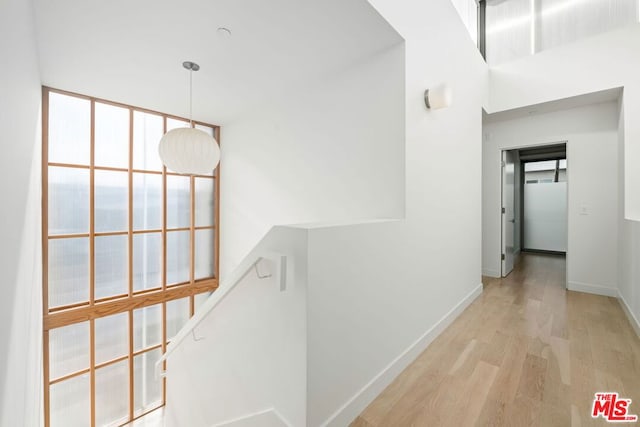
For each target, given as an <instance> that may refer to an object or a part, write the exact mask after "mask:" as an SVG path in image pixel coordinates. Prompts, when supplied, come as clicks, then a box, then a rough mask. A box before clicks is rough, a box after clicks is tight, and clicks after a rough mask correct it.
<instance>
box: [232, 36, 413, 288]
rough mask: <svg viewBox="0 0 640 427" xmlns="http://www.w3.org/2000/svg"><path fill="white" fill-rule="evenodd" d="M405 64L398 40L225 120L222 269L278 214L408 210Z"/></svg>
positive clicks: (334, 216)
mask: <svg viewBox="0 0 640 427" xmlns="http://www.w3.org/2000/svg"><path fill="white" fill-rule="evenodd" d="M291 60H292V66H295V58H292V59H291ZM404 67H405V64H404V45H403V44H398V45H396V46H394V47H392V48H391V49H387V50H384V51H381V52H379V53H378V54H377V55H375V56H373V57H369V58H366V59H365V60H362V61H360V62H358V63H357V64H355V65H353V66H352V67H351V68H348V69H343V70H338V71H336V74H335V75H332V76H328V78H327V79H326V80H324V81H320V82H317V81H312V82H309V86H308V87H307V88H304V89H300V90H297V91H295V92H289V93H283V94H282V97H281V98H279V99H274V100H273V101H272V103H271V104H270V105H268V106H265V107H264V108H263V109H260V110H258V111H254V112H253V113H252V114H250V115H248V116H244V117H242V118H240V119H238V120H236V121H234V122H231V123H229V124H227V125H225V126H224V127H223V129H222V136H221V140H222V144H221V147H222V161H221V163H222V165H223V167H222V172H221V174H222V179H221V186H222V188H221V201H220V206H221V212H220V215H221V219H220V221H221V224H222V228H221V246H222V248H221V253H220V256H221V258H220V267H221V272H220V274H221V277H222V278H224V277H225V276H226V275H227V274H228V273H229V272H230V271H231V270H232V269H233V267H234V266H235V265H237V264H238V262H239V261H240V260H241V259H242V258H243V257H244V256H245V255H246V254H247V253H248V252H249V250H251V248H253V246H254V245H255V244H256V243H257V242H258V241H259V240H260V239H261V238H262V236H263V235H264V234H265V233H266V232H267V231H268V230H269V229H270V228H271V226H273V225H275V224H296V223H308V222H318V221H335V220H354V219H364V218H394V217H402V216H403V215H404V205H405V189H404V180H405V165H404V138H403V135H404V121H403V120H404V114H403V108H404V107H403V105H404V104H403V102H404V101H403V99H404Z"/></svg>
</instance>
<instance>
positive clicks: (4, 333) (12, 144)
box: [0, 0, 42, 426]
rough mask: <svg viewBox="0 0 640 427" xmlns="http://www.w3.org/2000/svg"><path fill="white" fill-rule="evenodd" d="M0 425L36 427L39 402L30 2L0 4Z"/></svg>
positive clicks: (35, 87)
mask: <svg viewBox="0 0 640 427" xmlns="http://www.w3.org/2000/svg"><path fill="white" fill-rule="evenodd" d="M0 56H1V57H2V58H4V60H3V66H2V67H0V132H1V133H2V139H0V146H2V150H3V152H5V153H7V155H3V156H0V171H1V173H2V176H1V179H0V194H1V195H2V208H1V209H0V271H2V294H3V296H2V299H0V425H3V426H37V425H40V423H41V402H42V399H41V394H42V387H41V383H42V354H41V351H42V350H41V349H42V344H41V343H42V330H41V328H42V305H41V304H42V303H41V289H42V281H41V274H42V271H41V270H42V261H41V249H40V247H41V244H40V236H41V234H40V211H41V208H40V130H39V129H40V118H39V114H40V96H41V95H40V93H41V92H40V78H39V74H38V62H37V57H36V46H35V36H34V26H33V18H32V10H31V2H28V1H22V0H8V1H3V2H2V3H1V4H0Z"/></svg>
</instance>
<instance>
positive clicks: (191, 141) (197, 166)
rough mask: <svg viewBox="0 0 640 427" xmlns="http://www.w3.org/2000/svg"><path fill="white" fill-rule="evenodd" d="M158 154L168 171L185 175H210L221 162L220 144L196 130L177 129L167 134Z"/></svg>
mask: <svg viewBox="0 0 640 427" xmlns="http://www.w3.org/2000/svg"><path fill="white" fill-rule="evenodd" d="M158 152H159V154H160V159H162V163H163V164H164V165H165V166H166V167H167V169H169V170H170V171H173V172H176V173H180V174H185V175H206V174H210V173H211V172H213V170H214V169H215V168H216V166H218V163H219V162H220V147H219V146H218V142H217V141H216V140H215V138H213V137H211V135H209V134H207V133H206V132H203V131H201V130H200V129H195V128H177V129H172V130H170V131H169V132H167V133H165V134H164V136H163V137H162V139H160V144H159V145H158Z"/></svg>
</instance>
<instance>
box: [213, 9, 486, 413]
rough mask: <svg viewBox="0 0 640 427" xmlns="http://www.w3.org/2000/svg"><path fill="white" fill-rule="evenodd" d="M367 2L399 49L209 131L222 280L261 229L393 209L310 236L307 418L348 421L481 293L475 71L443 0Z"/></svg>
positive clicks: (478, 77)
mask: <svg viewBox="0 0 640 427" xmlns="http://www.w3.org/2000/svg"><path fill="white" fill-rule="evenodd" d="M371 3H372V5H373V6H374V7H375V8H376V9H377V10H378V11H379V12H380V14H381V15H382V16H383V17H384V18H385V19H386V20H387V21H388V22H389V23H390V24H391V25H392V26H393V27H394V28H395V29H396V30H397V31H398V32H399V33H400V35H401V36H402V37H403V38H404V39H405V44H404V45H398V46H396V47H394V48H392V49H390V50H386V51H383V52H380V53H379V54H378V55H375V56H374V57H371V58H368V59H367V60H365V61H363V62H361V63H360V64H359V65H358V66H356V67H353V68H352V69H348V70H342V71H341V73H339V74H336V75H335V76H330V77H329V78H327V79H326V80H325V81H323V82H317V83H316V82H310V86H309V88H308V90H307V91H303V92H301V93H300V94H299V95H298V96H294V95H290V94H283V96H282V97H281V98H280V99H274V100H273V105H272V106H270V107H269V108H265V109H263V110H261V111H256V112H255V114H254V115H252V116H246V117H242V118H239V119H238V120H237V121H235V122H233V123H230V124H229V125H228V126H225V128H224V129H223V135H222V141H223V143H222V153H223V159H222V162H223V165H224V166H223V171H222V178H223V179H222V185H223V189H222V193H221V195H222V202H221V206H222V209H223V211H222V219H221V224H222V231H221V233H222V234H221V237H222V242H221V243H222V249H221V255H222V257H223V260H222V261H221V267H222V278H223V280H224V277H225V275H228V273H229V271H230V270H231V269H232V268H233V267H234V266H235V265H237V264H238V261H239V260H240V259H241V258H242V257H243V256H244V254H246V253H247V252H248V250H249V249H250V248H251V247H252V246H253V245H254V244H255V242H257V241H258V240H259V239H260V237H261V236H262V235H263V234H264V233H265V231H266V230H268V229H269V227H270V226H271V225H272V224H283V223H292V222H294V223H295V222H309V221H311V222H322V221H333V220H350V219H359V218H381V217H382V218H384V217H387V218H388V217H395V218H398V217H403V216H406V220H405V221H397V222H388V223H379V224H367V225H358V226H344V227H329V228H322V229H318V230H312V231H310V233H311V234H310V247H309V250H310V258H309V263H310V273H309V292H308V302H307V304H308V309H309V312H308V318H307V325H308V330H307V334H308V344H307V346H308V350H307V351H308V358H307V366H308V367H307V369H308V376H307V381H308V384H307V393H308V412H307V425H309V426H318V425H323V424H327V423H328V424H331V425H346V424H348V423H349V422H350V421H351V420H352V419H353V417H355V416H356V415H357V414H358V413H359V412H360V411H361V410H362V409H364V407H365V406H366V405H367V404H368V403H369V402H370V400H372V399H373V398H374V397H375V396H376V395H377V393H379V392H380V391H381V390H382V389H383V388H384V387H385V386H386V385H387V384H388V383H389V382H390V381H391V380H392V379H393V376H394V375H395V374H397V373H399V372H400V370H401V369H402V368H403V367H405V366H406V364H408V363H409V362H410V361H411V359H412V357H415V356H416V355H417V354H418V352H419V351H420V350H422V349H423V348H424V347H425V346H426V345H427V344H428V343H429V342H430V340H432V339H433V338H434V337H435V336H436V335H437V333H438V332H439V331H440V329H439V328H442V327H443V326H444V325H445V324H446V322H448V321H451V319H452V318H453V317H455V314H456V313H457V311H452V310H454V309H456V308H458V309H460V308H461V307H463V306H465V304H468V303H469V302H470V301H471V300H472V299H473V297H474V296H475V295H477V293H478V292H480V290H481V285H480V271H481V262H480V259H481V255H480V251H481V219H480V218H481V129H482V128H481V126H482V106H483V105H484V101H485V97H486V88H487V78H488V75H487V73H488V70H487V68H486V65H485V64H484V61H483V60H482V58H481V57H480V54H479V53H478V52H477V49H476V47H475V45H474V44H473V42H472V41H471V39H470V38H469V36H468V34H467V31H466V29H465V27H464V26H463V24H462V23H461V22H460V19H459V17H458V16H457V14H456V11H455V9H454V7H453V6H452V4H451V3H450V2H449V1H448V0H435V1H429V2H421V3H415V2H397V1H393V0H375V1H371ZM424 16H435V17H438V19H436V20H433V21H432V22H431V24H430V25H428V26H425V25H424V19H423V17H424ZM443 39H446V40H447V43H446V44H443V43H442V40H443ZM292 61H294V59H292ZM441 82H447V83H448V84H449V85H450V86H451V87H452V89H453V93H454V102H453V105H452V106H451V107H450V108H446V109H442V110H437V111H436V110H434V111H430V110H427V109H426V107H425V105H424V100H423V94H424V90H425V89H426V88H428V87H430V86H433V85H436V84H438V83H441ZM454 165H455V166H454ZM405 182H406V185H405ZM452 195H455V197H453V196H452ZM460 242H465V244H464V245H461V244H460ZM311 264H313V267H311ZM378 273H379V274H378ZM443 284H446V285H443ZM452 313H453V314H452ZM390 366H391V368H390Z"/></svg>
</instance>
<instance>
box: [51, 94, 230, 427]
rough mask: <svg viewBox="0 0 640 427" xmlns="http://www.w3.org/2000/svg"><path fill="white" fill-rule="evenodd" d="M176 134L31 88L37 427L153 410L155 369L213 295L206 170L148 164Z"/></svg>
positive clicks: (92, 102)
mask: <svg viewBox="0 0 640 427" xmlns="http://www.w3.org/2000/svg"><path fill="white" fill-rule="evenodd" d="M182 126H185V127H186V126H189V122H188V121H187V120H184V119H181V118H177V117H171V116H168V115H165V114H159V113H155V112H151V111H146V110H142V109H139V108H134V107H131V106H126V105H121V104H116V103H112V102H108V101H104V100H99V99H95V98H90V97H86V96H80V95H75V94H70V93H66V92H62V91H58V90H53V89H49V88H44V89H43V174H42V175H43V257H44V283H43V308H44V316H43V321H44V322H43V323H44V384H45V391H44V396H45V425H46V426H64V427H74V426H79V427H86V426H111V425H122V424H126V423H127V422H129V421H131V420H133V419H135V418H137V417H140V416H142V415H144V414H146V413H148V412H150V411H152V410H154V409H156V408H158V407H160V406H162V405H163V404H164V398H165V383H164V380H159V379H157V378H156V377H155V374H154V365H155V362H156V361H157V360H158V359H159V358H160V356H161V354H162V353H163V352H164V351H165V349H166V345H167V343H168V342H169V341H170V340H171V338H172V337H173V336H174V335H175V334H176V333H177V331H178V330H179V329H180V328H181V326H182V325H183V324H184V323H185V322H186V321H187V320H188V319H189V317H190V316H192V315H193V314H194V311H195V310H196V309H197V307H198V305H199V304H200V303H201V302H202V301H203V300H204V299H205V298H206V297H207V295H208V294H209V293H210V292H211V291H213V290H214V289H215V288H216V287H217V286H218V281H217V276H218V275H217V268H218V262H217V259H218V250H217V248H218V233H217V225H218V221H217V219H218V191H217V190H218V188H219V179H218V171H217V170H216V171H212V172H211V174H208V175H202V176H183V175H178V174H174V173H170V172H168V171H167V170H166V169H165V168H164V167H163V166H162V163H161V162H160V159H159V157H158V151H157V147H158V142H159V140H160V138H161V136H162V135H163V134H164V133H165V132H166V131H168V130H170V129H173V128H176V127H182ZM195 126H196V127H198V128H200V129H202V130H204V131H206V132H208V133H210V134H211V135H214V136H216V139H218V140H219V128H218V127H216V126H212V125H207V124H204V123H197V124H195Z"/></svg>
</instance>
